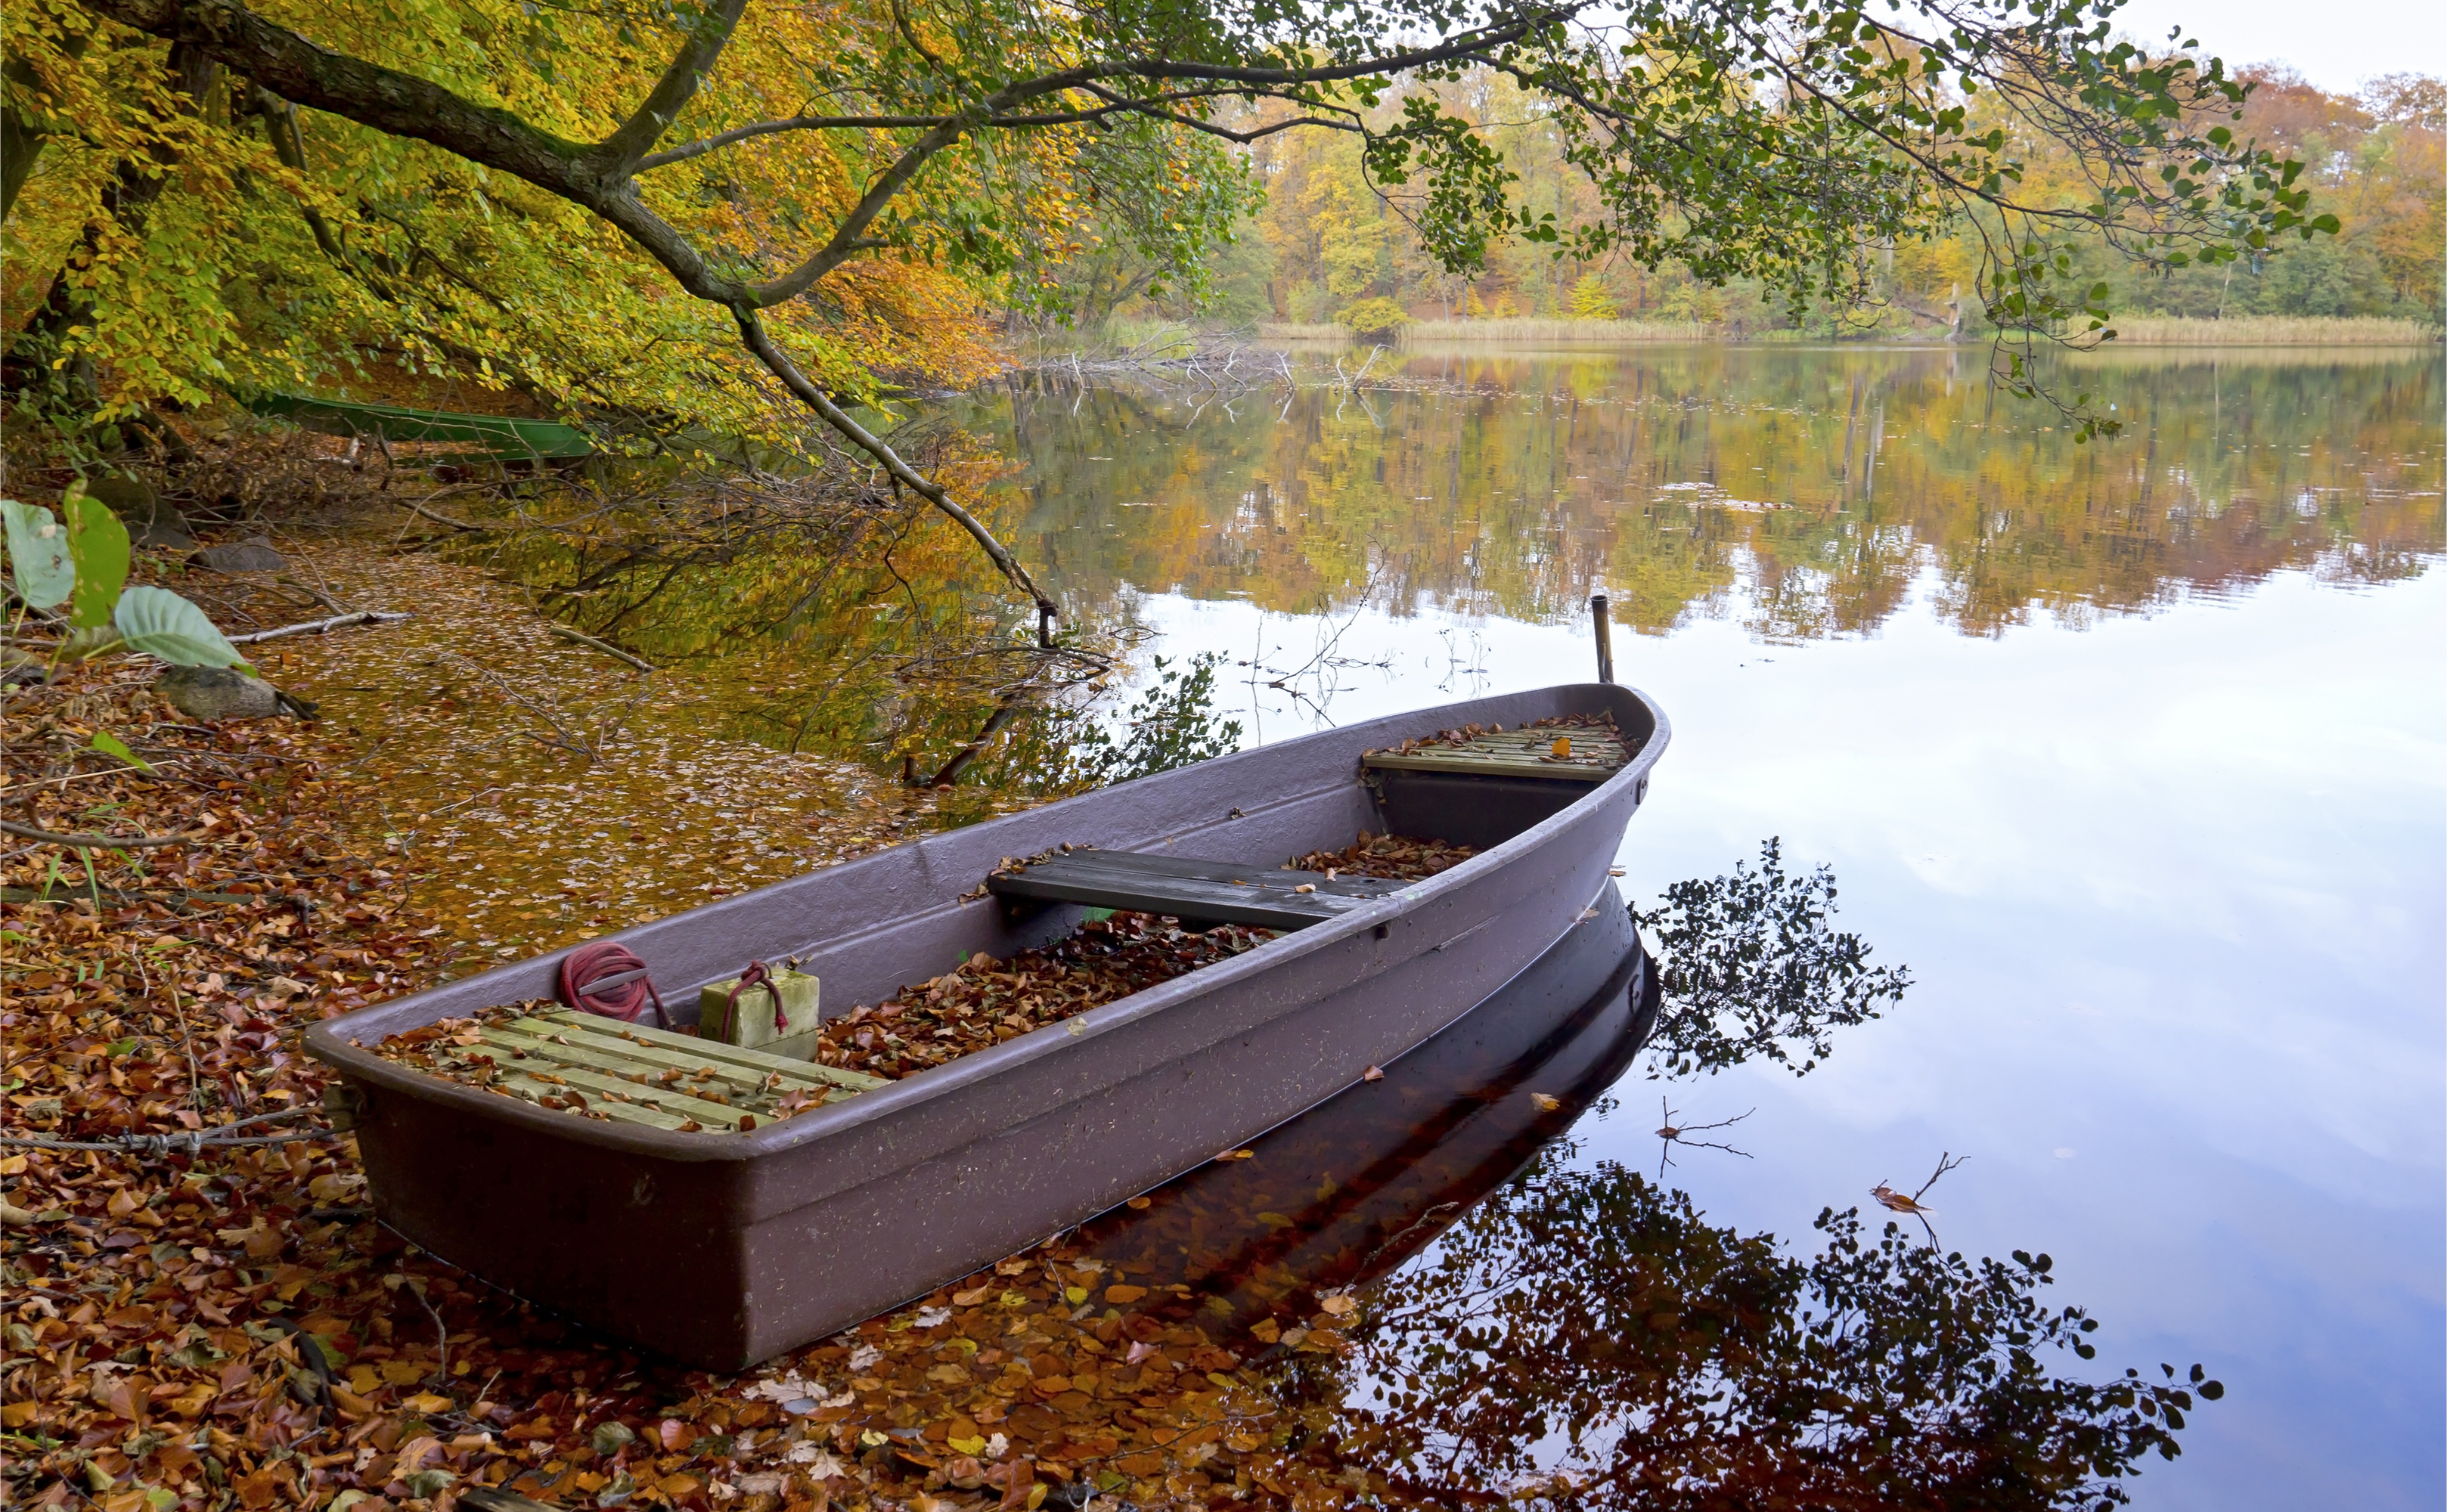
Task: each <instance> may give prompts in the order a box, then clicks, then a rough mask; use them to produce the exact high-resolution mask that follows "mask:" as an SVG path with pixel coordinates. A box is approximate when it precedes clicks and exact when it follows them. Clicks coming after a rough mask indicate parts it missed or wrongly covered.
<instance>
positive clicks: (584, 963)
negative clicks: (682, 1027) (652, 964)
mask: <svg viewBox="0 0 2447 1512" xmlns="http://www.w3.org/2000/svg"><path fill="white" fill-rule="evenodd" d="M554 995H555V996H557V997H559V998H560V1000H561V1001H562V1002H563V1003H566V1004H567V1005H569V1006H570V1007H571V1008H574V1009H577V1010H578V1011H580V1012H582V1013H600V1014H602V1015H603V1016H604V1017H605V1018H616V1019H619V1020H621V1021H622V1022H624V1023H630V1024H634V1023H635V1022H636V1021H637V1015H638V1014H640V1013H642V1012H644V1011H646V1005H647V1004H648V1003H652V1004H654V1022H655V1024H656V1025H658V1026H660V1027H661V1028H663V1029H669V1028H671V1027H672V1016H671V1014H670V1013H669V1012H667V1011H664V1008H663V994H661V993H660V992H655V991H654V978H653V977H651V976H648V975H647V974H646V963H645V962H644V961H641V960H639V959H638V958H637V957H636V954H635V953H634V952H632V951H631V950H630V949H629V948H628V947H627V946H625V945H619V944H616V943H614V942H613V941H611V940H608V939H606V940H597V941H595V942H594V943H593V944H591V945H580V946H579V947H578V949H576V950H574V951H571V952H570V953H569V954H566V955H564V956H562V957H561V958H560V991H559V992H556V993H555V994H554Z"/></svg>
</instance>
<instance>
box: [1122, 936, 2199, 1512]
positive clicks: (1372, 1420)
mask: <svg viewBox="0 0 2447 1512" xmlns="http://www.w3.org/2000/svg"><path fill="white" fill-rule="evenodd" d="M1659 976H1660V973H1658V972H1657V970H1656V969H1655V965H1654V963H1653V962H1651V961H1650V960H1649V959H1648V958H1647V956H1646V954H1645V952H1644V951H1643V950H1642V949H1641V945H1640V942H1639V940H1638V938H1637V936H1635V935H1634V933H1633V931H1632V927H1631V923H1630V920H1629V919H1628V918H1627V917H1622V914H1621V911H1619V910H1616V909H1612V908H1609V909H1606V910H1604V911H1603V915H1601V916H1600V917H1595V918H1592V919H1589V920H1585V921H1584V923H1583V925H1582V926H1581V927H1580V928H1578V929H1576V930H1574V931H1573V932H1572V934H1571V935H1569V936H1566V937H1565V940H1564V941H1563V942H1562V943H1560V944H1558V945H1557V946H1556V948H1555V949H1554V950H1553V951H1552V952H1550V953H1549V954H1548V955H1547V956H1546V957H1545V958H1543V959H1541V960H1540V961H1539V962H1538V963H1537V964H1536V965H1535V966H1533V967H1532V968H1531V969H1530V970H1529V971H1528V972H1526V973H1523V975H1522V977H1521V978H1519V979H1518V980H1516V981H1515V982H1514V983H1512V984H1511V985H1510V986H1508V988H1507V989H1505V991H1504V992H1500V993H1498V994H1497V995H1496V996H1495V997H1493V998H1490V999H1489V1000H1488V1001H1487V1002H1486V1003H1485V1004H1483V1005H1481V1006H1480V1007H1479V1008H1477V1009H1475V1010H1473V1011H1471V1012H1470V1013H1469V1014H1468V1015H1466V1016H1465V1017H1463V1018H1462V1019H1461V1020H1459V1021H1458V1022H1456V1023H1454V1024H1453V1025H1452V1026H1451V1027H1450V1028H1448V1029H1447V1030H1444V1031H1443V1032H1442V1033H1441V1034H1438V1035H1437V1036H1435V1037H1434V1038H1433V1039H1431V1040H1429V1041H1428V1042H1426V1043H1424V1044H1422V1045H1421V1046H1419V1047H1418V1048H1417V1049H1414V1050H1413V1051H1412V1052H1411V1053H1410V1054H1408V1055H1406V1056H1404V1057H1402V1059H1401V1060H1400V1061H1398V1062H1396V1063H1394V1065H1391V1066H1388V1067H1386V1068H1385V1076H1384V1078H1383V1079H1382V1080H1381V1081H1375V1082H1369V1083H1363V1084H1361V1085H1360V1086H1357V1087H1353V1088H1352V1089H1350V1090H1349V1091H1347V1092H1344V1093H1343V1094H1341V1095H1340V1096H1338V1097H1337V1098H1335V1099H1333V1100H1332V1101H1330V1102H1328V1103H1326V1104H1324V1105H1322V1106H1318V1107H1317V1108H1315V1109H1312V1110H1311V1111H1310V1112H1308V1113H1306V1114H1303V1115H1302V1116H1300V1117H1299V1118H1297V1119H1294V1120H1292V1121H1291V1122H1289V1123H1287V1124H1284V1125H1280V1126H1279V1127H1277V1128H1276V1129H1274V1130H1272V1131H1271V1132H1269V1133H1268V1134H1266V1135H1265V1136H1264V1137H1263V1138H1261V1139H1260V1140H1258V1141H1257V1142H1255V1143H1252V1144H1251V1145H1250V1146H1249V1147H1248V1150H1249V1153H1248V1155H1247V1157H1246V1158H1243V1159H1232V1160H1222V1161H1217V1162H1210V1163H1209V1164H1207V1165H1205V1166H1204V1167H1201V1168H1200V1169H1199V1170H1197V1171H1195V1172H1192V1173H1190V1174H1189V1175H1187V1176H1185V1177H1182V1178H1181V1179H1179V1180H1177V1181H1173V1182H1170V1183H1168V1184H1167V1185H1166V1186H1164V1187H1162V1188H1160V1189H1158V1190H1157V1191H1155V1192H1152V1193H1150V1194H1148V1197H1147V1198H1146V1199H1144V1201H1145V1202H1146V1204H1147V1205H1146V1206H1145V1207H1144V1208H1141V1209H1137V1210H1115V1211H1114V1212H1112V1213H1110V1214H1107V1215H1105V1216H1104V1217H1102V1218H1100V1219H1095V1220H1093V1221H1092V1222H1091V1223H1089V1224H1088V1225H1086V1226H1085V1227H1084V1228H1083V1229H1081V1230H1079V1231H1078V1232H1077V1234H1076V1235H1075V1240H1076V1243H1077V1245H1078V1247H1079V1250H1080V1251H1081V1252H1083V1253H1085V1254H1087V1255H1090V1256H1093V1257H1097V1258H1101V1259H1103V1260H1104V1261H1106V1262H1107V1263H1108V1264H1110V1265H1111V1266H1113V1267H1115V1268H1116V1269H1117V1270H1119V1271H1121V1272H1123V1273H1126V1274H1127V1275H1128V1276H1129V1278H1130V1279H1131V1280H1132V1281H1133V1282H1138V1283H1142V1284H1148V1285H1151V1286H1157V1287H1162V1286H1167V1285H1179V1286H1182V1287H1185V1288H1186V1289H1187V1295H1183V1296H1182V1297H1181V1299H1180V1302H1179V1303H1178V1304H1177V1306H1179V1307H1181V1308H1183V1309H1185V1310H1186V1309H1192V1308H1194V1309H1195V1311H1196V1316H1197V1321H1198V1323H1199V1324H1200V1325H1201V1327H1202V1328H1203V1329H1204V1330H1205V1331H1206V1332H1208V1333H1209V1334H1210V1335H1213V1336H1216V1337H1219V1338H1220V1337H1224V1336H1227V1335H1229V1336H1232V1338H1233V1340H1234V1342H1235V1344H1236V1347H1239V1348H1242V1350H1244V1351H1246V1352H1247V1353H1249V1354H1253V1355H1255V1357H1256V1359H1257V1360H1258V1361H1259V1362H1260V1363H1268V1362H1271V1364H1272V1366H1273V1374H1272V1376H1271V1378H1270V1393H1271V1396H1272V1398H1273V1407H1272V1410H1271V1412H1269V1413H1268V1414H1266V1416H1267V1419H1268V1421H1263V1422H1259V1421H1251V1420H1249V1419H1247V1418H1245V1417H1244V1418H1243V1419H1242V1421H1241V1423H1240V1425H1239V1427H1238V1432H1239V1434H1240V1437H1238V1438H1236V1439H1235V1440H1234V1441H1233V1442H1234V1445H1235V1446H1239V1445H1241V1444H1243V1443H1252V1442H1254V1441H1255V1440H1257V1439H1260V1438H1262V1439H1263V1440H1265V1441H1266V1442H1267V1443H1269V1444H1270V1445H1271V1446H1273V1447H1274V1450H1275V1452H1274V1454H1273V1455H1272V1456H1271V1457H1270V1464H1269V1465H1268V1466H1267V1468H1265V1470H1264V1471H1263V1473H1261V1474H1260V1475H1259V1476H1257V1477H1256V1479H1255V1481H1254V1482H1253V1483H1252V1484H1254V1485H1255V1486H1259V1487H1262V1488H1263V1489H1264V1490H1266V1491H1267V1492H1270V1493H1272V1494H1274V1495H1276V1496H1279V1497H1288V1498H1289V1499H1290V1500H1291V1502H1292V1503H1293V1504H1295V1505H1301V1506H1305V1505H1309V1504H1316V1505H1319V1506H1323V1505H1329V1504H1353V1503H1358V1502H1366V1503H1373V1504H1379V1505H1394V1506H1415V1507H1423V1508H1424V1507H1431V1506H1433V1507H1452V1506H1457V1505H1464V1504H1489V1505H1493V1504H1498V1503H1507V1504H1520V1505H1527V1506H1541V1505H1543V1506H1569V1507H1584V1506H1585V1507H1610V1506H1637V1507H1674V1508H1681V1507H1689V1508H1694V1509H1698V1508H1731V1507H1767V1506H1790V1507H1813V1508H1817V1507H1848V1508H1849V1507H1863V1508H1867V1507H1879V1508H1917V1507H1929V1508H1937V1507H1974V1506H1977V1507H1982V1508H2025V1507H2027V1508H2042V1507H2045V1508H2056V1507H2063V1508H2068V1509H2070V1508H2073V1507H2077V1506H2078V1507H2090V1506H2098V1505H2106V1504H2114V1503H2119V1502H2121V1501H2123V1500H2124V1499H2125V1492H2124V1489H2123V1486H2122V1484H2120V1483H2121V1482H2122V1481H2123V1480H2124V1479H2125V1478H2126V1477H2129V1476H2130V1475H2131V1474H2133V1473H2134V1470H2136V1469H2137V1468H2138V1466H2139V1463H2140V1462H2141V1460H2142V1459H2143V1458H2144V1457H2145V1456H2146V1455H2150V1454H2153V1453H2154V1454H2157V1455H2160V1456H2162V1457H2164V1458H2169V1459H2172V1458H2173V1457H2174V1455H2175V1453H2176V1452H2177V1446H2176V1442H2175V1434H2176V1433H2177V1432H2178V1431H2179V1430H2180V1429H2181V1428H2182V1427H2183V1426H2184V1423H2185V1418H2186V1414H2187V1413H2189V1412H2190V1411H2191V1410H2193V1409H2194V1408H2195V1403H2196V1398H2209V1399H2214V1398H2216V1397H2217V1396H2219V1395H2220V1394H2222V1389H2221V1388H2220V1387H2219V1386H2218V1384H2217V1383H2216V1382H2214V1381H2206V1380H2204V1379H2203V1375H2202V1372H2201V1370H2200V1369H2199V1368H2198V1367H2194V1368H2193V1369H2192V1370H2191V1373H2190V1375H2189V1376H2181V1377H2179V1376H2177V1375H2176V1374H2175V1372H2173V1371H2172V1370H2166V1371H2164V1373H2161V1371H2160V1370H2153V1371H2152V1372H2151V1374H2150V1376H2149V1377H2148V1378H2146V1379H2145V1378H2143V1377H2142V1376H2140V1375H2138V1374H2137V1373H2135V1372H2133V1371H2129V1370H2126V1371H2114V1372H2107V1371H2102V1372H2100V1375H2099V1378H2098V1379H2096V1380H2093V1379H2091V1378H2090V1377H2089V1376H2087V1375H2068V1374H2063V1373H2059V1372H2061V1371H2062V1370H2064V1369H2065V1368H2066V1367H2074V1368H2076V1369H2079V1361H2081V1360H2086V1359H2089V1358H2091V1357H2092V1356H2093V1355H2094V1354H2095V1353H2096V1350H2095V1349H2094V1348H2093V1346H2092V1345H2091V1344H2090V1343H2088V1342H2086V1339H2085V1335H2086V1334H2088V1333H2089V1332H2091V1331H2092V1330H2093V1329H2095V1328H2096V1324H2095V1323H2094V1322H2092V1321H2091V1320H2090V1319H2089V1318H2088V1317H2087V1316H2086V1314H2084V1313H2083V1311H2082V1310H2081V1309H2079V1308H2077V1307H2064V1306H2057V1307H2047V1306H2042V1305H2041V1301H2040V1295H2041V1288H2043V1287H2045V1286H2047V1285H2049V1284H2050V1278H2049V1276H2048V1274H2047V1273H2048V1271H2049V1269H2050V1262H2049V1260H2048V1257H2045V1256H2043V1255H2041V1256H2026V1255H2023V1254H2021V1253H2020V1252H2018V1253H2017V1254H2016V1255H2015V1256H2014V1257H2012V1258H2011V1259H2008V1260H1994V1259H1980V1260H1976V1261H1975V1260H1969V1259H1965V1258H1963V1257H1961V1256H1959V1255H1948V1254H1943V1253H1940V1252H1939V1251H1938V1250H1937V1249H1935V1248H1934V1247H1933V1246H1931V1245H1928V1244H1925V1243H1924V1242H1921V1233H1920V1230H1919V1229H1918V1227H1916V1226H1915V1227H1914V1228H1912V1229H1911V1230H1910V1231H1909V1232H1908V1233H1906V1232H1905V1231H1904V1230H1902V1229H1900V1228H1897V1227H1895V1226H1894V1225H1891V1224H1889V1225H1886V1226H1885V1228H1884V1231H1883V1232H1882V1233H1881V1232H1877V1231H1874V1230H1870V1231H1865V1229H1864V1225H1863V1223H1862V1220H1861V1219H1859V1217H1858V1215H1857V1213H1855V1212H1850V1211H1847V1212H1841V1213H1839V1212H1833V1211H1829V1212H1826V1213H1822V1215H1821V1216H1820V1218H1819V1219H1818V1222H1817V1225H1816V1227H1817V1229H1818V1230H1819V1234H1818V1236H1817V1237H1816V1238H1817V1243H1818V1245H1819V1246H1820V1248H1819V1251H1818V1253H1816V1254H1815V1255H1812V1254H1808V1253H1804V1252H1803V1250H1802V1247H1800V1246H1793V1245H1786V1244H1781V1243H1779V1242H1778V1241H1777V1240H1776V1239H1775V1238H1774V1236H1772V1235H1765V1234H1756V1235H1743V1234H1739V1233H1736V1232H1735V1231H1734V1230H1732V1229H1730V1228H1724V1227H1718V1226H1716V1225H1712V1224H1710V1223H1709V1222H1707V1221H1706V1220H1705V1219H1704V1216H1703V1215H1702V1214H1701V1213H1699V1212H1698V1209H1696V1208H1695V1207H1694V1206H1693V1204H1692V1202H1691V1200H1690V1199H1689V1197H1687V1196H1686V1195H1685V1194H1683V1193H1680V1192H1677V1191H1670V1190H1667V1189H1665V1188H1663V1187H1661V1186H1660V1185H1658V1184H1656V1183H1654V1182H1651V1181H1647V1180H1645V1179H1643V1178H1642V1177H1641V1175H1640V1174H1639V1173H1637V1172H1634V1171H1631V1170H1629V1169H1627V1168H1624V1167H1622V1166H1620V1165H1618V1164H1615V1163H1612V1162H1600V1163H1596V1164H1593V1165H1592V1164H1584V1163H1576V1162H1575V1156H1576V1153H1577V1152H1576V1151H1575V1150H1574V1148H1573V1146H1572V1144H1571V1143H1570V1142H1569V1141H1568V1140H1564V1139H1561V1138H1559V1136H1561V1135H1563V1134H1564V1133H1565V1130H1566V1129H1567V1128H1568V1126H1569V1125H1571V1123H1572V1122H1573V1121H1574V1120H1575V1119H1576V1118H1578V1117H1579V1116H1580V1115H1581V1114H1583V1113H1584V1112H1585V1111H1586V1110H1587V1109H1588V1108H1589V1107H1590V1106H1592V1105H1594V1104H1595V1103H1596V1102H1597V1101H1598V1100H1599V1099H1600V1098H1601V1097H1603V1095H1604V1094H1605V1092H1606V1089H1607V1088H1608V1087H1610V1086H1611V1085H1612V1084H1613V1083H1614V1082H1615V1081H1616V1080H1617V1079H1618V1078H1619V1077H1620V1076H1621V1075H1622V1073H1623V1072H1624V1071H1625V1070H1626V1069H1627V1068H1629V1067H1630V1065H1631V1063H1632V1061H1633V1059H1634V1057H1635V1056H1637V1055H1638V1053H1639V1052H1640V1049H1641V1046H1642V1044H1643V1043H1644V1041H1645V1040H1646V1039H1647V1037H1648V1035H1649V1034H1650V1033H1651V1031H1652V1030H1653V1029H1654V1028H1655V1025H1656V1023H1657V1020H1658V1016H1659V1012H1660V1006H1662V1007H1663V1008H1664V1009H1665V1010H1666V1011H1668V1012H1669V1013H1670V1012H1671V1011H1674V1010H1675V1009H1676V1007H1677V1006H1678V1005H1675V1004H1672V1003H1665V1004H1661V1005H1660V987H1659ZM1242 1339H1246V1340H1248V1341H1249V1342H1248V1343H1246V1344H1242V1343H1241V1342H1240V1341H1241V1340H1242ZM1185 1442H1186V1441H1185ZM1193 1458H1194V1456H1193ZM1201 1479H1202V1480H1203V1478H1201ZM1196 1484H1197V1483H1196V1482H1190V1483H1186V1484H1185V1485H1184V1487H1183V1489H1184V1490H1192V1489H1194V1488H1195V1486H1196Z"/></svg>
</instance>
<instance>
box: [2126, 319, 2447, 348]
mask: <svg viewBox="0 0 2447 1512" xmlns="http://www.w3.org/2000/svg"><path fill="white" fill-rule="evenodd" d="M2112 325H2113V328H2114V330H2115V345H2116V346H2118V347H2388V346H2396V347H2405V346H2415V345H2419V344H2422V343H2427V342H2435V341H2437V340H2438V336H2439V331H2438V327H2437V326H2432V325H2425V324H2423V323H2422V322H2420V321H2418V320H2382V319H2378V318H2359V317H2352V316H2341V315H2244V316H2237V317H2234V318H2231V319H2226V320H2187V319H2182V318H2177V317H2172V316H2161V315H2119V316H2117V317H2116V318H2115V321H2114V322H2112Z"/></svg>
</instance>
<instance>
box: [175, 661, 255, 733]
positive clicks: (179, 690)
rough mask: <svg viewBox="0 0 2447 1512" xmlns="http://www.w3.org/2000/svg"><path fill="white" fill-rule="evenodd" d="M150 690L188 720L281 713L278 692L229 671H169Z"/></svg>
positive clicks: (192, 668)
mask: <svg viewBox="0 0 2447 1512" xmlns="http://www.w3.org/2000/svg"><path fill="white" fill-rule="evenodd" d="M153 690H154V691H155V692H158V693H160V694H161V696H162V697H164V698H166V699H168V700H169V701H170V702H171V704H172V705H173V706H174V707H175V708H177V709H178V710H179V712H180V713H182V714H184V715H186V716H187V717H188V718H189V719H200V720H207V721H210V720H217V719H269V718H271V717H272V716H273V715H275V714H277V713H279V712H281V702H280V690H278V689H276V688H275V687H273V686H272V685H271V684H270V683H267V682H265V681H264V680H263V679H262V678H260V677H249V676H248V675H247V674H246V673H244V672H242V671H237V670H236V669H234V668H229V667H173V668H170V669H169V670H167V671H164V672H162V673H161V676H159V677H157V678H155V679H154V680H153Z"/></svg>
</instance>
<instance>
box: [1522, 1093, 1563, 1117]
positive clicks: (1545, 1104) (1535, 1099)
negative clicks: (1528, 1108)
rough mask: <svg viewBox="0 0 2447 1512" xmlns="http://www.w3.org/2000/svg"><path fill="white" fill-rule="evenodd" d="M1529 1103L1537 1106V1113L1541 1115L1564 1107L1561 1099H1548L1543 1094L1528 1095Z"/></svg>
mask: <svg viewBox="0 0 2447 1512" xmlns="http://www.w3.org/2000/svg"><path fill="white" fill-rule="evenodd" d="M1529 1101H1530V1102H1532V1103H1534V1104H1536V1105H1537V1107H1538V1111H1539V1112H1541V1113H1551V1112H1553V1111H1555V1109H1557V1108H1559V1107H1561V1106H1564V1100H1563V1099H1562V1098H1560V1097H1550V1096H1548V1095H1547V1094H1546V1093H1545V1092H1532V1093H1530V1094H1529Z"/></svg>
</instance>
